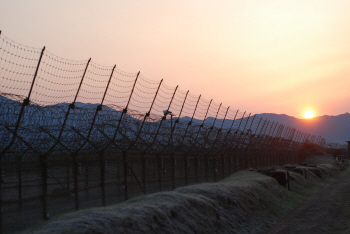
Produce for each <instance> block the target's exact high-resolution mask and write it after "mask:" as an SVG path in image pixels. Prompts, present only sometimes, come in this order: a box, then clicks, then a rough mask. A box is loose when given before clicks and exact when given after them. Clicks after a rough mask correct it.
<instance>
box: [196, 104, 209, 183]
mask: <svg viewBox="0 0 350 234" xmlns="http://www.w3.org/2000/svg"><path fill="white" fill-rule="evenodd" d="M212 101H213V99H211V100H210V102H209V105H208V108H207V111H206V113H205V116H204V119H203V122H202V124H201V125H200V126H199V128H198V132H197V134H196V137H195V139H194V144H196V141H197V139H198V135H199V132H200V131H201V129H202V128H203V124H204V121H205V119H206V118H207V115H208V112H209V108H210V106H211V102H212ZM194 160H195V162H196V165H197V166H196V167H195V174H196V183H199V173H198V167H199V159H198V153H196V154H195V155H194Z"/></svg>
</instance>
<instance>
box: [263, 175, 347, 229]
mask: <svg viewBox="0 0 350 234" xmlns="http://www.w3.org/2000/svg"><path fill="white" fill-rule="evenodd" d="M349 230H350V170H349V169H348V170H347V171H346V172H344V174H342V175H341V176H340V177H337V178H335V179H334V180H332V181H330V182H328V183H327V184H325V185H323V186H322V187H321V188H318V189H316V190H315V191H313V192H312V193H311V194H309V195H308V196H307V197H306V198H305V200H304V201H303V202H302V203H301V204H300V205H299V206H298V207H297V208H295V209H294V210H292V211H291V212H290V213H289V214H288V215H287V216H286V217H284V218H283V219H282V220H281V221H280V222H279V223H277V224H275V225H274V227H273V228H272V229H271V230H269V231H268V232H265V233H266V234H275V233H283V234H292V233H297V234H304V233H305V234H306V233H307V234H321V233H322V234H323V233H327V234H333V233H350V232H349Z"/></svg>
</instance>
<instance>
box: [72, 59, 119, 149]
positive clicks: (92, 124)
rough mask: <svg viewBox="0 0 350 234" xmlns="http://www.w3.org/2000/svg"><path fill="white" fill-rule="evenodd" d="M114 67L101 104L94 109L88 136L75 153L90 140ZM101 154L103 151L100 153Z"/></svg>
mask: <svg viewBox="0 0 350 234" xmlns="http://www.w3.org/2000/svg"><path fill="white" fill-rule="evenodd" d="M115 67H116V65H114V67H113V69H112V72H111V75H110V76H109V79H108V83H107V86H106V89H105V91H104V93H103V97H102V100H101V103H100V105H98V106H97V108H96V112H95V115H94V117H93V119H92V123H91V125H90V128H89V132H88V135H87V137H86V139H85V141H84V143H83V144H82V145H81V146H80V147H79V149H78V150H77V152H79V151H80V150H81V149H82V148H83V147H84V145H85V144H86V143H87V142H89V140H90V136H91V132H92V129H93V128H94V125H95V121H96V118H97V115H98V113H99V112H100V111H101V110H102V106H103V102H104V100H105V97H106V94H107V91H108V88H109V84H110V82H111V79H112V76H113V73H114V69H115ZM79 88H80V87H79ZM102 152H103V151H102Z"/></svg>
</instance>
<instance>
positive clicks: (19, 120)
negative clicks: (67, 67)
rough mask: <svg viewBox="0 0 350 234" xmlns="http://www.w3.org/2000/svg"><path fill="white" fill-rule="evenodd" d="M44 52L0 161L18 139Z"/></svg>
mask: <svg viewBox="0 0 350 234" xmlns="http://www.w3.org/2000/svg"><path fill="white" fill-rule="evenodd" d="M44 51H45V47H44V48H43V49H42V50H41V54H40V58H39V61H38V65H37V66H36V70H35V74H34V77H33V80H32V83H31V86H30V89H29V93H28V96H27V98H26V99H24V100H23V103H22V107H21V110H20V113H19V115H18V119H17V122H16V125H15V130H14V132H13V135H12V139H11V141H10V143H9V144H8V145H7V146H6V147H5V148H4V149H3V151H1V153H0V161H1V159H2V156H3V155H4V154H5V152H6V151H7V150H8V149H9V148H10V147H11V145H12V144H13V143H14V141H15V139H16V136H17V131H18V128H19V125H20V123H21V119H22V116H23V114H24V108H25V107H26V106H27V105H29V102H30V95H31V94H32V90H33V87H34V83H35V79H36V77H37V75H38V71H39V66H40V63H41V59H42V57H43V55H44ZM0 193H1V192H0ZM0 213H1V212H0Z"/></svg>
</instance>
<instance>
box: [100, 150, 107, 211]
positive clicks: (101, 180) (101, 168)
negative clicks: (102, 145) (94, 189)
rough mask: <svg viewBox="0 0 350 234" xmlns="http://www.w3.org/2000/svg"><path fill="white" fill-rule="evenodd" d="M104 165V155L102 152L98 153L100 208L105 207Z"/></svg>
mask: <svg viewBox="0 0 350 234" xmlns="http://www.w3.org/2000/svg"><path fill="white" fill-rule="evenodd" d="M105 175H106V165H105V154H104V152H101V153H100V183H101V201H102V206H106V188H105V185H106V179H105Z"/></svg>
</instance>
